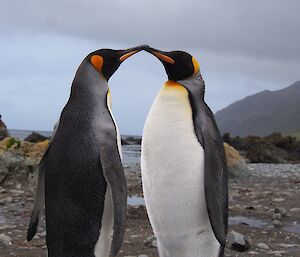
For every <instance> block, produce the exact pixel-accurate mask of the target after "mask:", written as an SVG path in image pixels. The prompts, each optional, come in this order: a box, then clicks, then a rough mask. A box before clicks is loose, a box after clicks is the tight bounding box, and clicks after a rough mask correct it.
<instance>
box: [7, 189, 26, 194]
mask: <svg viewBox="0 0 300 257" xmlns="http://www.w3.org/2000/svg"><path fill="white" fill-rule="evenodd" d="M9 192H11V193H12V194H14V195H22V194H24V193H25V191H23V190H17V189H11V190H9Z"/></svg>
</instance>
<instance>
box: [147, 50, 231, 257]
mask: <svg viewBox="0 0 300 257" xmlns="http://www.w3.org/2000/svg"><path fill="white" fill-rule="evenodd" d="M144 50H146V51H147V52H149V53H151V54H153V55H154V56H156V57H157V58H158V59H159V60H160V61H161V62H162V64H163V65H164V67H165V70H166V73H167V75H168V79H169V80H168V81H167V82H166V83H165V84H164V85H163V88H162V89H161V90H160V92H159V94H158V95H157V97H156V99H155V101H154V103H153V105H152V107H151V109H150V111H149V114H148V117H147V119H146V122H145V126H144V132H143V140H142V157H141V169H142V181H143V192H144V197H145V202H146V208H147V212H148V215H149V219H150V222H151V225H152V227H153V230H154V234H155V236H156V237H157V240H158V250H159V254H160V257H221V256H224V247H225V243H226V234H227V217H228V177H227V166H226V160H225V154H224V147H223V142H222V138H221V135H220V133H219V130H218V128H217V125H216V122H215V120H214V117H213V114H212V112H211V110H210V108H209V107H208V106H207V104H206V103H205V101H204V81H203V79H202V77H201V75H200V70H199V64H198V62H197V61H196V59H195V58H194V57H192V56H191V55H190V54H188V53H186V52H181V51H172V52H163V51H159V50H156V49H153V48H150V47H145V48H144Z"/></svg>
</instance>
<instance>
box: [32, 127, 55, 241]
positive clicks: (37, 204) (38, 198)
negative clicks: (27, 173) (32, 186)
mask: <svg viewBox="0 0 300 257" xmlns="http://www.w3.org/2000/svg"><path fill="white" fill-rule="evenodd" d="M58 125H59V121H58V122H56V124H55V125H54V129H53V133H52V136H51V139H50V141H49V143H48V146H47V148H46V151H45V153H44V155H43V158H42V160H41V161H40V163H39V166H38V172H39V174H38V183H37V189H36V193H35V199H34V204H33V209H32V212H31V217H30V222H29V226H28V230H27V241H28V242H29V241H31V240H32V238H33V237H34V236H35V234H36V231H37V228H38V225H39V221H40V219H41V216H42V214H43V207H44V203H45V177H46V157H47V153H48V151H49V149H50V146H51V143H52V141H53V139H54V136H55V133H56V131H57V128H58Z"/></svg>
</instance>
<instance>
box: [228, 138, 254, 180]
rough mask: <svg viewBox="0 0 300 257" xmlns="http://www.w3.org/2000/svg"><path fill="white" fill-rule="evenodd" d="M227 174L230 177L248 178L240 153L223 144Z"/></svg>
mask: <svg viewBox="0 0 300 257" xmlns="http://www.w3.org/2000/svg"><path fill="white" fill-rule="evenodd" d="M224 149H225V154H226V160H227V167H228V173H229V176H230V177H240V176H248V175H249V172H248V167H247V164H246V161H245V160H244V159H243V158H242V157H241V155H240V153H239V152H238V151H237V150H236V149H234V148H233V147H232V146H230V145H229V144H227V143H224Z"/></svg>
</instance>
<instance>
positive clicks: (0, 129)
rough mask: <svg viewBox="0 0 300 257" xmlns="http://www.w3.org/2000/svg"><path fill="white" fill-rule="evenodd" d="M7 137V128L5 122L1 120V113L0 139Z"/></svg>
mask: <svg viewBox="0 0 300 257" xmlns="http://www.w3.org/2000/svg"><path fill="white" fill-rule="evenodd" d="M6 137H9V133H8V130H7V128H6V125H5V123H4V122H3V121H2V120H1V115H0V140H2V139H4V138H6Z"/></svg>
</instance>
